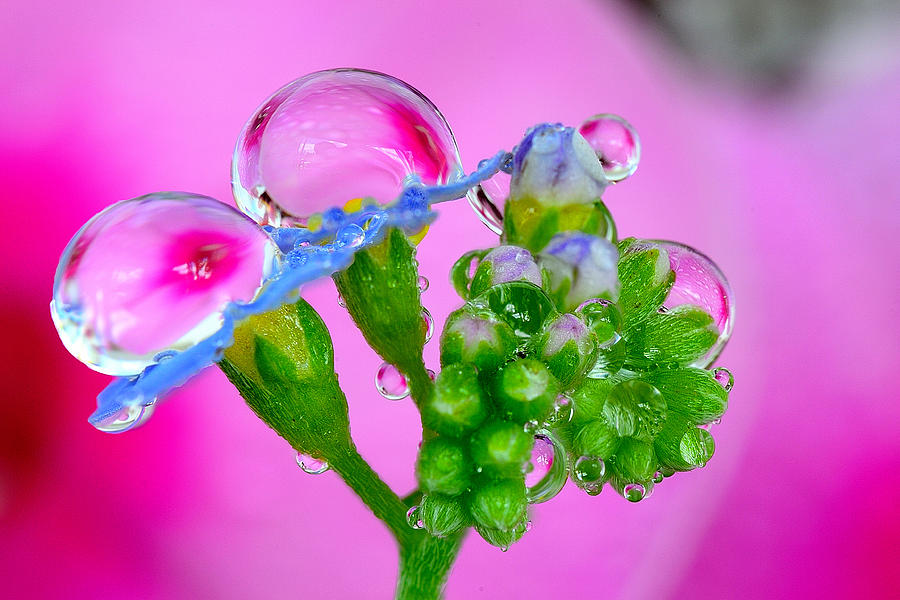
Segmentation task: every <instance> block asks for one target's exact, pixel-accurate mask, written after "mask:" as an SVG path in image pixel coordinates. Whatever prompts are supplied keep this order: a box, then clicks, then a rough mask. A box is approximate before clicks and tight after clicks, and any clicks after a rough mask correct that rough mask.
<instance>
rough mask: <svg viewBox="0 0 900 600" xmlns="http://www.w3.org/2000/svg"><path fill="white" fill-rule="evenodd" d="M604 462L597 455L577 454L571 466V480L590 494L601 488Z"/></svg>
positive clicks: (593, 494)
mask: <svg viewBox="0 0 900 600" xmlns="http://www.w3.org/2000/svg"><path fill="white" fill-rule="evenodd" d="M605 476H606V463H604V462H603V459H602V458H600V457H599V456H579V457H578V458H577V459H576V460H575V464H574V465H573V466H572V481H574V482H575V485H577V486H578V487H580V488H581V489H583V490H584V491H585V492H587V493H588V494H590V495H591V496H596V495H597V494H599V493H600V490H601V489H602V488H603V482H604V477H605Z"/></svg>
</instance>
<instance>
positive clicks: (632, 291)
mask: <svg viewBox="0 0 900 600" xmlns="http://www.w3.org/2000/svg"><path fill="white" fill-rule="evenodd" d="M632 242H634V240H633V239H632V238H629V239H628V240H623V241H622V242H621V243H620V244H619V252H620V255H619V284H620V286H621V287H620V289H619V301H618V305H619V308H621V309H622V314H623V317H624V321H625V324H624V328H625V330H626V331H627V330H628V329H629V328H630V327H632V326H633V325H635V324H636V323H639V322H641V321H642V320H644V319H645V318H647V316H648V315H651V314H655V313H656V311H657V309H659V307H660V306H662V303H663V301H664V300H665V299H666V296H667V295H668V294H669V290H670V289H672V284H673V283H675V272H674V271H673V270H672V269H671V268H670V266H669V256H668V254H667V253H666V252H665V251H664V250H660V249H659V248H640V249H631V244H632Z"/></svg>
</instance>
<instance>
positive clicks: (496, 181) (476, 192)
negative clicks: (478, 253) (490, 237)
mask: <svg viewBox="0 0 900 600" xmlns="http://www.w3.org/2000/svg"><path fill="white" fill-rule="evenodd" d="M509 183H510V176H509V173H506V172H504V171H500V172H499V173H497V174H496V175H494V176H493V177H491V178H489V179H486V180H484V181H482V182H481V183H480V184H478V185H476V186H475V187H473V188H472V189H471V190H469V192H468V193H467V194H466V198H468V200H469V206H471V207H472V210H474V211H475V214H477V215H478V218H479V219H481V222H482V223H484V224H485V225H487V228H488V229H490V230H491V231H493V232H494V233H496V234H497V235H500V234H502V233H503V209H504V206H505V204H506V198H507V197H508V196H509Z"/></svg>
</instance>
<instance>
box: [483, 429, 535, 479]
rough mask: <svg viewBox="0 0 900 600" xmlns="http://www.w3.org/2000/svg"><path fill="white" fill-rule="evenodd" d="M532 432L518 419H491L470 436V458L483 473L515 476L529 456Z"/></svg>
mask: <svg viewBox="0 0 900 600" xmlns="http://www.w3.org/2000/svg"><path fill="white" fill-rule="evenodd" d="M533 446H534V436H533V435H532V434H530V433H527V432H526V431H525V429H524V427H523V426H522V424H520V423H514V422H512V421H492V422H489V423H487V424H486V425H484V426H482V427H481V428H480V429H479V430H478V431H476V432H475V434H474V435H473V436H472V442H471V451H472V460H473V461H475V464H476V465H477V466H478V467H480V468H481V469H482V470H483V471H484V472H485V473H486V474H488V475H492V476H500V477H516V476H519V475H521V474H522V473H523V469H524V468H525V464H526V463H527V462H528V460H529V459H530V458H531V449H532V447H533Z"/></svg>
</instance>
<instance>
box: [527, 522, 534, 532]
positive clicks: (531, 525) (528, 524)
mask: <svg viewBox="0 0 900 600" xmlns="http://www.w3.org/2000/svg"><path fill="white" fill-rule="evenodd" d="M532 529H534V523H532V522H531V521H525V533H528V532H529V531H531V530H532Z"/></svg>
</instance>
